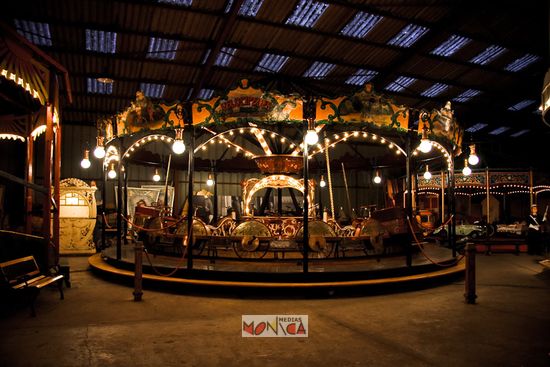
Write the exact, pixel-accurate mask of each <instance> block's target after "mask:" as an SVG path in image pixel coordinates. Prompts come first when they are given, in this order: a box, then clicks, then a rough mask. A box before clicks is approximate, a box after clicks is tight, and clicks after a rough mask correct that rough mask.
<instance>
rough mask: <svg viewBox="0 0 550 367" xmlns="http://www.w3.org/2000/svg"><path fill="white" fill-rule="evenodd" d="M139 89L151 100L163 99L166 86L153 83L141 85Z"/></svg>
mask: <svg viewBox="0 0 550 367" xmlns="http://www.w3.org/2000/svg"><path fill="white" fill-rule="evenodd" d="M139 88H140V89H141V91H142V92H143V94H145V95H146V96H147V97H151V98H162V96H163V95H164V89H165V88H166V85H164V84H153V83H141V84H140V85H139Z"/></svg>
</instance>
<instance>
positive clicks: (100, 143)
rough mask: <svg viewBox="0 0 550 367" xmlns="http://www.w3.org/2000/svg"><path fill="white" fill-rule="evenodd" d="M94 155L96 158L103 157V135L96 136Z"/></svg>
mask: <svg viewBox="0 0 550 367" xmlns="http://www.w3.org/2000/svg"><path fill="white" fill-rule="evenodd" d="M94 157H96V158H97V159H103V158H105V143H104V138H103V136H98V137H97V145H96V147H95V149H94Z"/></svg>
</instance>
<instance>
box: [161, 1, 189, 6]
mask: <svg viewBox="0 0 550 367" xmlns="http://www.w3.org/2000/svg"><path fill="white" fill-rule="evenodd" d="M158 2H159V3H165V4H172V5H179V6H191V4H192V3H193V0H158Z"/></svg>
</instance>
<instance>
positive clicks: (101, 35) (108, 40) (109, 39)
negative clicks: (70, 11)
mask: <svg viewBox="0 0 550 367" xmlns="http://www.w3.org/2000/svg"><path fill="white" fill-rule="evenodd" d="M86 50H88V51H96V52H102V53H105V54H114V53H115V52H116V33H115V32H104V31H98V30H93V29H86Z"/></svg>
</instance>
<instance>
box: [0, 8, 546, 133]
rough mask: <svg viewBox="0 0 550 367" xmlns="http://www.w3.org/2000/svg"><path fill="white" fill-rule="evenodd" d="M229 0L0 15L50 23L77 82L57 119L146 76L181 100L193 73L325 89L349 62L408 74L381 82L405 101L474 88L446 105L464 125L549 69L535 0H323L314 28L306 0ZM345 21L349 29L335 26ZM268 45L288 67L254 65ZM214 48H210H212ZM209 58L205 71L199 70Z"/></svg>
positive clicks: (105, 103) (103, 104)
mask: <svg viewBox="0 0 550 367" xmlns="http://www.w3.org/2000/svg"><path fill="white" fill-rule="evenodd" d="M245 2H246V1H245ZM316 2H317V1H313V3H316ZM228 3H229V2H228V1H227V0H211V1H198V0H195V1H192V3H191V5H190V6H188V5H186V4H183V5H181V4H177V3H173V1H172V0H170V1H168V0H166V1H162V2H158V1H153V0H139V1H130V0H119V1H114V2H110V1H95V0H81V1H78V2H76V1H71V0H45V1H40V2H36V1H31V0H19V1H17V2H12V3H10V6H9V7H8V8H7V11H6V12H4V14H3V17H4V18H5V19H6V20H7V21H8V22H11V23H12V25H14V26H15V25H16V24H15V20H16V19H17V20H19V21H23V22H27V23H28V22H34V23H47V24H48V27H49V31H50V36H51V45H44V46H41V47H42V48H43V50H44V51H45V52H47V53H49V54H50V55H52V56H53V57H55V58H56V59H57V60H59V61H60V62H61V63H62V64H63V65H64V66H65V67H67V69H68V70H69V72H70V74H71V80H72V85H73V88H74V93H75V98H74V99H75V101H74V104H73V105H72V106H66V107H68V109H67V113H65V114H64V119H65V120H66V121H67V122H72V123H82V124H93V123H94V117H93V116H99V115H102V114H105V113H108V112H109V111H110V112H111V113H116V112H117V111H119V110H120V109H122V108H124V107H125V106H128V105H129V103H130V101H131V100H132V99H133V98H134V96H135V91H136V90H137V89H138V88H139V85H140V83H142V82H145V83H153V84H166V87H165V90H164V95H163V98H166V99H170V98H174V99H180V100H181V99H184V98H186V96H187V95H188V93H189V91H190V90H191V89H192V88H193V87H198V86H199V83H198V82H199V80H198V79H199V77H200V76H201V75H206V78H207V79H205V80H202V81H201V82H202V83H201V84H202V86H201V88H202V89H212V90H216V91H220V90H223V89H227V88H229V87H231V86H232V85H233V84H234V83H236V82H237V81H238V80H239V79H241V78H249V79H252V80H255V79H261V78H265V77H266V76H269V77H271V78H278V77H280V78H281V79H285V80H292V81H293V83H294V85H296V86H300V85H303V87H304V89H307V87H309V86H312V85H314V86H315V88H317V90H319V91H320V92H326V93H328V94H330V93H336V92H337V93H350V92H351V91H353V90H355V89H357V88H358V87H359V86H357V85H354V83H346V81H348V80H349V78H350V77H351V76H353V75H354V74H355V73H356V72H357V70H371V71H373V73H374V74H372V75H374V76H373V77H372V80H370V82H372V83H373V84H374V86H375V88H376V89H377V90H384V88H385V87H386V86H387V85H388V84H389V83H390V82H392V81H393V80H395V79H396V78H397V77H399V76H406V77H410V78H414V79H416V80H417V81H416V82H415V83H413V84H412V85H411V88H409V89H406V90H402V91H399V92H394V93H390V92H387V93H388V94H390V95H391V96H393V97H394V98H395V99H397V102H398V103H410V104H411V106H420V105H422V106H426V107H439V106H441V105H442V103H444V102H445V100H447V99H452V98H455V97H457V96H459V95H460V94H461V93H463V92H464V91H467V90H476V91H480V94H479V95H477V96H476V97H475V98H471V99H467V100H464V98H462V99H463V100H461V103H459V104H457V105H456V106H453V107H454V108H455V114H456V115H457V116H459V119H461V120H462V121H464V123H465V125H472V124H474V123H476V121H475V120H476V119H477V118H478V116H479V115H480V114H482V115H483V116H484V119H483V120H484V121H485V120H487V121H488V123H490V124H493V123H494V124H495V125H498V124H499V122H498V121H501V120H502V116H505V115H506V114H507V113H511V112H510V111H508V107H510V106H512V105H513V104H515V103H517V102H518V101H522V100H526V99H528V100H538V98H539V94H540V90H539V89H540V83H541V81H542V79H543V75H544V72H545V71H546V65H547V59H546V49H547V45H546V44H545V41H544V40H545V39H546V37H543V36H542V35H544V34H547V28H546V27H545V24H546V23H545V22H546V18H545V15H544V14H547V12H546V9H544V6H542V3H543V2H532V3H531V2H522V3H515V4H513V6H512V5H509V4H506V3H503V4H499V6H498V7H494V6H492V5H490V4H485V3H484V2H478V3H476V4H473V3H465V4H459V3H458V2H456V3H455V2H448V1H437V0H434V1H429V2H424V3H418V2H396V1H394V0H379V1H376V2H373V1H368V0H354V1H346V2H343V1H336V0H334V1H332V0H327V1H323V2H322V4H321V3H320V4H319V6H320V8H319V9H321V10H323V11H322V12H321V13H322V14H321V15H320V16H319V17H318V18H317V19H316V20H315V21H314V22H313V21H312V22H311V24H310V26H311V28H307V27H305V26H304V24H302V23H303V22H301V21H292V22H291V21H288V20H289V19H290V18H291V17H292V15H293V14H295V10H296V9H297V8H299V6H300V5H304V4H306V5H307V4H309V3H312V2H311V1H301V0H264V1H263V2H257V3H256V4H257V5H259V6H257V7H256V8H257V9H256V10H257V12H256V11H254V12H251V13H249V14H248V15H246V16H245V15H238V14H237V15H236V16H235V21H234V23H233V24H232V25H231V24H229V23H228V22H229V19H230V18H231V14H227V13H226V12H225V9H226V7H227V5H228ZM260 3H261V4H260ZM251 4H252V3H251ZM249 5H250V4H249ZM302 8H303V9H306V8H307V7H305V5H304V6H303V7H302ZM308 9H310V8H307V9H306V10H307V11H305V10H304V11H305V12H304V14H302V15H304V19H305V20H304V21H306V20H307V19H309V18H308V17H309V16H310V15H311V14H309V13H308V12H309V11H310V10H308ZM236 10H237V11H238V10H239V9H236ZM253 13H254V14H253ZM364 14H370V16H371V18H368V17H367V18H365V15H364ZM354 19H371V20H373V19H376V20H377V22H376V25H375V26H373V27H370V26H368V27H367V28H369V31H368V32H366V34H363V33H361V30H360V28H357V27H356V28H353V26H349V24H350V22H351V21H352V20H354ZM373 22H374V21H373ZM286 23H294V24H286ZM228 24H229V25H231V26H230V27H229V28H228V27H227V25H228ZM408 24H415V25H418V26H419V27H424V28H426V29H429V31H428V32H426V33H425V34H423V35H422V36H421V37H419V39H418V40H416V41H415V42H414V43H412V45H410V47H407V48H405V47H399V46H394V45H388V44H387V43H388V41H389V40H391V39H392V38H394V37H396V35H397V34H398V33H399V32H400V31H401V30H402V29H403V28H404V27H406V26H407V25H408ZM20 25H21V23H20ZM346 27H348V28H349V29H348V31H347V32H342V30H343V29H345V28H346ZM86 29H90V30H94V31H97V32H110V33H109V34H116V48H115V50H114V51H115V52H114V53H113V54H111V53H104V52H102V50H101V49H97V48H91V49H90V47H88V50H87V49H86ZM352 31H353V32H352ZM354 32H356V33H354ZM357 32H359V33H357ZM451 36H455V37H456V38H457V39H464V38H468V39H471V41H470V42H468V43H466V44H465V45H463V46H462V47H460V48H459V49H458V50H456V52H450V53H449V54H447V53H442V54H441V55H435V54H433V51H434V49H436V48H437V47H438V46H441V44H443V43H444V42H445V41H446V40H448V39H449V37H451ZM151 37H155V38H156V39H169V40H173V41H174V42H177V44H178V47H177V50H176V52H175V57H174V58H173V59H168V60H166V59H156V58H147V56H146V55H147V51H148V47H149V43H150V39H151ZM219 40H222V41H221V42H219ZM218 43H220V44H218ZM217 44H218V45H217ZM400 45H401V44H400ZM493 45H494V46H497V47H502V48H504V49H506V51H505V52H503V53H501V54H500V55H498V57H496V58H495V59H493V60H491V61H490V62H488V63H486V65H477V64H474V63H473V62H471V60H473V59H475V57H476V56H477V55H479V54H480V53H481V52H482V51H484V50H486V49H487V48H488V47H490V46H493ZM401 46H402V45H401ZM216 47H217V48H216ZM222 47H228V48H235V49H236V51H235V54H234V57H233V58H232V60H231V62H230V63H229V64H228V65H227V66H224V67H218V66H215V65H208V64H207V63H206V60H207V58H205V55H207V54H208V50H213V49H219V48H222ZM266 53H271V54H276V55H281V56H283V57H285V60H286V62H285V63H284V67H282V68H281V69H280V70H279V71H278V72H277V73H268V72H266V71H265V70H260V69H258V68H257V65H258V63H259V62H260V60H261V59H262V57H263V55H265V54H266ZM212 57H213V58H214V59H213V60H215V58H216V55H213V56H212ZM522 60H523V62H522ZM315 62H318V63H328V64H334V65H335V66H334V68H333V69H332V70H331V71H330V73H329V74H328V75H327V76H326V77H324V78H323V79H322V80H321V81H315V80H311V78H304V77H303V75H304V73H305V72H306V71H307V70H308V68H309V67H310V66H311V65H312V64H314V63H315ZM205 68H209V70H210V72H209V73H206V74H204V73H203V71H204V70H205ZM102 74H108V75H109V76H111V77H112V78H113V79H114V80H115V83H114V84H113V86H112V94H111V95H105V96H104V95H97V94H93V95H92V94H90V93H88V91H87V80H88V78H96V77H98V76H100V75H102ZM369 75H371V74H369ZM369 78H370V76H369ZM356 80H359V79H358V78H356ZM435 83H441V84H445V85H448V86H449V87H448V88H447V89H446V90H445V91H444V92H442V93H440V94H437V95H434V96H433V97H430V96H426V97H423V96H421V93H422V92H423V91H424V90H426V89H427V88H429V87H430V86H432V85H434V84H435ZM483 103H491V109H490V111H489V110H487V111H486V110H480V106H482V105H483ZM527 110H528V109H525V111H523V110H522V111H519V112H512V113H513V114H514V117H513V118H511V119H510V124H514V121H515V120H514V119H516V120H518V119H522V120H521V122H520V121H519V120H518V122H517V123H518V124H520V123H525V121H534V120H536V119H539V118H540V116H536V115H535V114H532V113H530V112H529V111H527ZM493 116H494V117H493ZM492 120H494V122H492ZM494 127H498V126H494ZM487 130H489V129H487ZM519 130H520V129H514V131H519ZM535 130H536V129H535ZM535 130H533V131H535Z"/></svg>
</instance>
